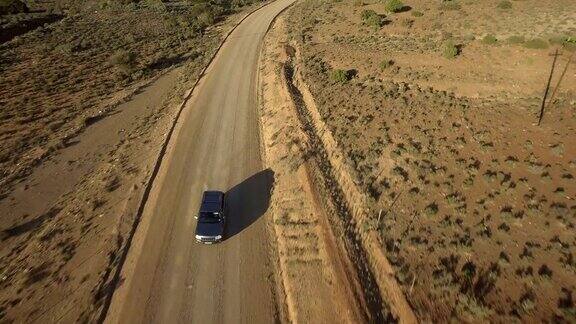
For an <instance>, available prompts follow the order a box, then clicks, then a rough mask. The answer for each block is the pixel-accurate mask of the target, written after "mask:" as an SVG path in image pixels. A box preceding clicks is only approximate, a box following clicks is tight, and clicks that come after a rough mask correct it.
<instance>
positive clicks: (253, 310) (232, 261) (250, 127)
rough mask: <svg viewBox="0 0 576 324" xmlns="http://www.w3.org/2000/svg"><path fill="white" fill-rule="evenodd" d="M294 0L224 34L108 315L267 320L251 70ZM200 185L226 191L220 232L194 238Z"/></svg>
mask: <svg viewBox="0 0 576 324" xmlns="http://www.w3.org/2000/svg"><path fill="white" fill-rule="evenodd" d="M294 1H295V0H277V1H275V2H273V3H271V4H269V5H267V6H265V7H263V8H262V9H260V10H258V11H256V12H255V13H253V14H252V15H250V16H249V17H248V18H246V19H245V20H244V21H243V22H242V23H241V24H240V25H239V26H238V27H237V28H236V29H235V30H234V31H233V32H232V34H230V36H229V37H228V39H227V40H226V42H225V43H224V45H223V46H222V48H221V49H220V51H219V53H218V54H217V56H216V57H215V59H214V60H213V62H212V64H211V65H210V66H209V68H208V70H207V71H206V75H205V76H204V77H203V79H202V80H201V81H200V83H199V84H198V85H197V87H196V89H195V90H194V93H193V95H192V97H191V98H190V100H189V101H188V103H187V104H186V107H185V109H184V111H183V114H182V116H181V117H180V120H179V121H178V125H177V127H176V129H175V136H174V137H173V138H172V139H171V140H170V143H169V146H168V150H167V153H166V157H165V158H164V160H163V161H162V165H161V167H160V171H159V174H158V177H157V180H156V181H155V183H154V185H153V187H152V191H151V194H150V197H149V200H148V201H147V203H146V206H145V209H144V212H143V215H142V220H141V222H140V224H139V226H138V228H137V230H136V233H135V235H134V238H133V240H132V244H131V247H130V250H129V252H128V256H127V258H126V261H125V262H124V266H123V268H122V272H121V279H120V282H119V286H118V287H117V289H116V291H115V293H114V295H113V298H112V302H111V305H110V308H109V310H108V313H107V317H106V319H105V322H106V323H176V322H179V323H224V322H225V323H270V322H273V321H274V320H275V315H276V301H275V300H274V296H273V289H274V288H273V283H272V282H271V280H272V268H271V267H272V265H271V261H270V259H269V255H268V249H269V246H270V244H269V238H268V233H267V230H266V224H265V220H264V217H263V216H264V214H265V212H266V209H267V208H268V204H269V199H270V189H271V187H272V184H273V179H274V175H273V173H272V171H270V170H263V167H262V163H261V161H260V152H259V150H260V147H259V135H258V131H259V127H258V112H257V97H256V73H257V65H258V54H259V52H260V46H261V43H262V39H263V37H264V35H265V33H266V30H267V29H268V26H269V25H270V24H271V22H272V20H273V19H274V17H275V16H276V15H277V14H279V13H280V12H281V11H282V10H283V9H284V8H286V7H287V6H289V5H290V4H291V3H293V2H294ZM205 189H216V190H222V191H225V192H227V197H228V198H227V205H228V228H227V239H226V240H225V241H224V242H223V243H221V244H218V245H211V246H210V245H200V244H197V243H195V242H194V235H193V233H194V230H195V226H196V221H195V219H194V216H195V214H196V211H197V209H198V206H199V202H200V198H201V193H202V191H203V190H205Z"/></svg>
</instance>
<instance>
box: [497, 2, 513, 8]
mask: <svg viewBox="0 0 576 324" xmlns="http://www.w3.org/2000/svg"><path fill="white" fill-rule="evenodd" d="M497 7H498V9H512V2H510V1H508V0H502V1H500V2H499V3H498V6H497Z"/></svg>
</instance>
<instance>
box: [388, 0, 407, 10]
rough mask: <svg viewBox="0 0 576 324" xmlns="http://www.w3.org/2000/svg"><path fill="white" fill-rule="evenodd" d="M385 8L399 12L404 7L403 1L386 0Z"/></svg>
mask: <svg viewBox="0 0 576 324" xmlns="http://www.w3.org/2000/svg"><path fill="white" fill-rule="evenodd" d="M385 8H386V11H388V12H400V11H402V10H403V9H404V3H403V2H402V1H401V0H387V1H386V6H385Z"/></svg>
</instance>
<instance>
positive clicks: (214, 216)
mask: <svg viewBox="0 0 576 324" xmlns="http://www.w3.org/2000/svg"><path fill="white" fill-rule="evenodd" d="M198 221H199V222H200V223H219V222H220V214H218V213H200V217H199V218H198Z"/></svg>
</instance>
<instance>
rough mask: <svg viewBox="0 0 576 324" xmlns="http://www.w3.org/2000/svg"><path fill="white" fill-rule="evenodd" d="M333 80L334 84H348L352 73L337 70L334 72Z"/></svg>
mask: <svg viewBox="0 0 576 324" xmlns="http://www.w3.org/2000/svg"><path fill="white" fill-rule="evenodd" d="M331 78H332V80H333V81H334V82H337V83H346V82H348V81H350V73H348V71H344V70H340V69H336V70H334V71H332V75H331Z"/></svg>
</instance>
